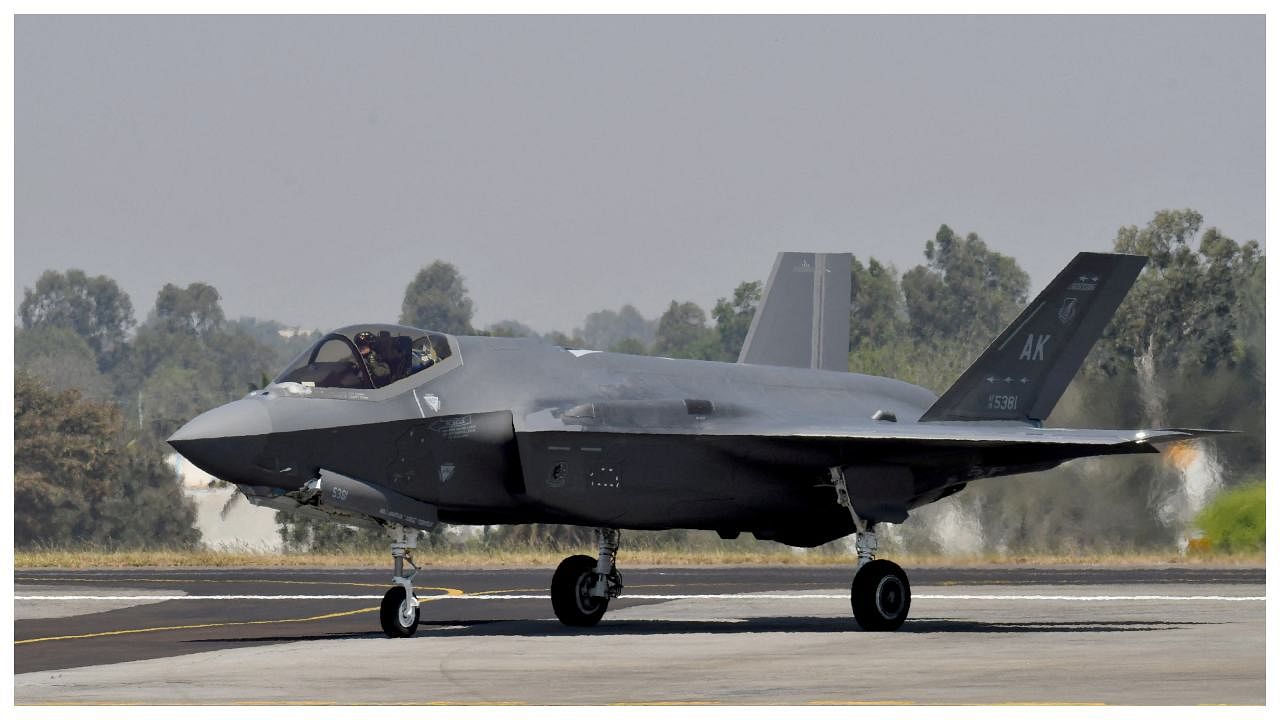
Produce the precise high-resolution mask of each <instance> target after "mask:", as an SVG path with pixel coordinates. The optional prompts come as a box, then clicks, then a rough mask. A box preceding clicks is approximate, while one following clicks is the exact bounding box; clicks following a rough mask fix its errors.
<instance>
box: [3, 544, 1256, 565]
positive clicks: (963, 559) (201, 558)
mask: <svg viewBox="0 0 1280 720" xmlns="http://www.w3.org/2000/svg"><path fill="white" fill-rule="evenodd" d="M577 552H580V553H583V554H586V555H594V554H595V552H594V549H589V548H578V549H576V550H552V549H550V548H547V549H519V550H507V549H486V548H448V549H442V550H437V549H432V548H422V549H419V550H418V553H417V556H416V558H415V559H416V560H417V561H418V564H419V565H421V566H424V567H481V568H498V567H555V565H556V564H557V563H559V562H560V561H561V560H562V559H563V558H564V557H565V556H566V555H571V554H574V553H577ZM620 559H621V562H622V563H624V564H625V565H628V566H631V567H643V566H654V565H663V566H668V565H669V566H680V565H808V566H824V565H851V564H852V563H853V562H854V559H853V556H852V555H847V554H841V553H833V552H792V551H789V550H786V549H783V550H781V551H779V552H749V551H714V550H713V551H706V550H700V551H687V550H686V551H682V550H678V549H667V550H654V549H644V548H639V549H635V550H627V549H626V548H625V547H624V548H623V550H622V553H621V558H620ZM892 559H893V560H894V561H895V562H897V563H899V564H901V565H903V566H905V567H909V568H910V567H981V566H1011V567H1012V566H1024V567H1045V566H1077V567H1085V566H1104V565H1105V566H1121V567H1135V566H1152V565H1154V566H1169V565H1186V566H1231V567H1264V566H1265V565H1266V555H1265V554H1262V553H1257V554H1248V555H1228V554H1212V553H1205V554H1194V555H1187V556H1179V555H1177V554H1174V553H1168V554H1160V553H1133V554H1105V555H1035V554H1025V555H968V556H958V555H896V554H895V555H892ZM13 562H14V567H15V568H17V569H30V568H63V569H83V568H131V567H147V568H166V567H281V566H302V567H333V568H364V567H367V568H385V567H388V566H389V564H390V562H391V560H390V557H389V555H388V553H385V552H352V553H326V554H310V553H307V554H296V555H281V554H277V553H267V552H214V551H207V550H206V551H173V550H146V551H141V550H140V551H104V550H35V551H24V550H19V551H15V552H14V557H13Z"/></svg>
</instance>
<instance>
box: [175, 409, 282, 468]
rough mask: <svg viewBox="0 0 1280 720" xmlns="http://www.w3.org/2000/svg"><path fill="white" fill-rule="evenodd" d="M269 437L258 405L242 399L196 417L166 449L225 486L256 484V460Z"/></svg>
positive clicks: (267, 417) (268, 425)
mask: <svg viewBox="0 0 1280 720" xmlns="http://www.w3.org/2000/svg"><path fill="white" fill-rule="evenodd" d="M270 434H271V416H270V415H268V414H267V409H266V408H265V407H263V405H262V401H260V400H257V399H255V398H245V399H244V400H236V401H235V402H232V403H227V404H226V405H223V406H221V407H216V408H214V409H212V410H210V411H209V412H206V413H203V414H201V415H198V416H196V418H195V419H193V420H192V421H191V422H189V423H187V424H186V425H183V426H182V427H181V428H178V431H177V432H175V433H174V434H173V435H171V436H169V440H168V442H169V445H171V446H172V447H173V449H174V450H177V451H178V452H179V453H181V454H182V456H183V457H185V458H186V459H188V460H190V461H191V462H193V463H195V465H196V467H199V468H200V469H201V470H204V471H205V472H207V473H209V474H210V475H212V476H214V477H216V478H218V479H220V480H226V481H227V482H234V483H259V482H261V481H262V476H263V469H262V468H261V467H258V465H257V464H256V463H255V460H257V459H259V458H260V457H261V455H262V454H263V451H264V450H265V449H266V446H267V439H268V437H269V436H270Z"/></svg>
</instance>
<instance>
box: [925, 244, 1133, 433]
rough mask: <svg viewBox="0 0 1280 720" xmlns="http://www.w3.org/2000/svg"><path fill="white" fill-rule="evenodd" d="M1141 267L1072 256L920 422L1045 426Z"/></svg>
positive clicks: (1128, 258) (1124, 259)
mask: <svg viewBox="0 0 1280 720" xmlns="http://www.w3.org/2000/svg"><path fill="white" fill-rule="evenodd" d="M1146 262H1147V259H1146V258H1145V257H1142V256H1141V255H1117V254H1110V253H1080V254H1078V255H1076V256H1075V258H1074V259H1073V260H1072V261H1071V262H1070V263H1069V264H1068V265H1067V267H1066V268H1065V269H1064V270H1063V271H1062V272H1060V273H1058V276H1057V277H1056V278H1054V279H1053V282H1051V283H1049V286H1048V287H1046V288H1045V289H1044V291H1043V292H1041V293H1040V294H1039V295H1038V296H1036V299H1035V300H1034V301H1032V303H1031V304H1030V305H1028V306H1027V308H1026V309H1025V310H1023V311H1022V314H1021V315H1019V316H1018V318H1017V319H1016V320H1014V321H1013V324H1011V325H1010V326H1009V327H1008V328H1006V329H1005V331H1004V332H1002V333H1000V336H999V337H997V338H996V339H995V342H993V343H991V346H990V347H988V348H987V350H986V352H984V353H982V356H981V357H979V358H978V359H977V361H975V362H974V363H973V365H970V366H969V369H968V370H966V371H965V372H964V374H963V375H961V376H960V379H959V380H957V381H956V382H955V384H954V385H952V386H951V387H950V388H949V389H948V390H947V391H946V392H945V393H943V395H942V397H941V398H939V399H938V401H937V402H936V403H934V404H933V407H931V408H929V410H928V411H927V412H925V414H924V415H923V416H922V417H921V418H920V420H921V421H922V422H927V421H936V420H1020V421H1023V422H1033V423H1038V422H1040V421H1042V420H1044V419H1045V418H1046V417H1048V416H1049V413H1050V412H1051V411H1052V410H1053V407H1054V405H1056V404H1057V403H1058V399H1059V398H1061V397H1062V393H1063V392H1064V391H1065V390H1066V389H1067V384H1068V383H1070V382H1071V378H1073V377H1075V374H1076V371H1077V370H1079V369H1080V365H1081V364H1083V363H1084V359H1085V356H1087V355H1088V354H1089V350H1090V349H1091V348H1092V347H1093V344H1094V342H1096V341H1097V339H1098V337H1099V336H1100V335H1101V334H1102V330H1103V328H1105V327H1106V326H1107V323H1108V322H1109V321H1110V320H1111V316H1112V315H1114V314H1115V312H1116V308H1118V307H1119V306H1120V302H1121V301H1122V300H1124V296H1125V295H1126V294H1128V292H1129V288H1130V287H1131V286H1132V285H1133V281H1134V280H1135V279H1137V277H1138V273H1139V272H1141V271H1142V266H1143V265H1145V264H1146Z"/></svg>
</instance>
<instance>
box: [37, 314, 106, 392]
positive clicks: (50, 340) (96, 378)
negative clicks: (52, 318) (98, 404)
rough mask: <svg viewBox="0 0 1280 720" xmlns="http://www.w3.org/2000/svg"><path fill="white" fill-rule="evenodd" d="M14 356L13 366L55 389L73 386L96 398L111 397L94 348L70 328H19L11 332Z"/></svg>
mask: <svg viewBox="0 0 1280 720" xmlns="http://www.w3.org/2000/svg"><path fill="white" fill-rule="evenodd" d="M13 356H14V357H13V360H14V365H15V366H17V367H19V368H24V369H26V370H28V371H30V372H31V373H32V374H34V375H37V376H39V377H40V379H41V380H42V381H44V382H45V383H46V384H47V385H48V386H49V387H50V388H52V389H54V390H57V391H62V390H71V389H73V388H74V389H76V390H79V391H80V392H81V394H83V395H84V396H85V397H87V398H89V399H91V400H99V401H102V400H110V399H112V397H113V388H112V386H111V381H110V380H109V379H108V378H107V377H106V376H105V375H103V374H102V373H101V372H99V370H98V362H97V356H96V354H95V353H94V351H93V348H92V347H90V346H89V343H88V341H86V340H85V339H84V337H82V336H80V335H79V334H77V333H76V332H75V331H74V330H71V329H70V328H65V327H59V326H56V325H38V326H36V327H32V328H19V329H18V330H17V331H16V332H15V333H14V338H13Z"/></svg>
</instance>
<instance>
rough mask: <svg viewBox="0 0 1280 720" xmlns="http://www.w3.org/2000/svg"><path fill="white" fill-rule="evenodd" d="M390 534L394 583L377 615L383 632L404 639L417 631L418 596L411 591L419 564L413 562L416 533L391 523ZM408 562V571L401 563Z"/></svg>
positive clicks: (383, 599)
mask: <svg viewBox="0 0 1280 720" xmlns="http://www.w3.org/2000/svg"><path fill="white" fill-rule="evenodd" d="M390 534H391V559H392V560H393V561H394V562H395V575H394V576H393V577H392V578H391V582H393V583H395V585H394V586H393V587H392V588H391V589H390V590H388V591H387V594H386V595H383V596H382V607H381V608H380V609H379V612H378V617H379V619H380V620H382V632H384V633H386V634H387V637H391V638H406V637H410V636H411V635H413V634H414V633H415V632H417V631H418V597H417V596H416V595H414V594H413V578H414V576H415V575H417V574H418V566H417V565H415V564H414V563H413V551H414V550H415V549H417V547H418V532H417V531H416V530H411V529H409V528H406V527H404V526H403V525H393V526H391V528H390ZM405 563H408V564H409V567H410V568H411V569H410V570H409V572H405V570H404V565H405Z"/></svg>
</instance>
